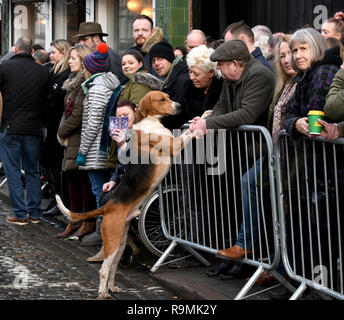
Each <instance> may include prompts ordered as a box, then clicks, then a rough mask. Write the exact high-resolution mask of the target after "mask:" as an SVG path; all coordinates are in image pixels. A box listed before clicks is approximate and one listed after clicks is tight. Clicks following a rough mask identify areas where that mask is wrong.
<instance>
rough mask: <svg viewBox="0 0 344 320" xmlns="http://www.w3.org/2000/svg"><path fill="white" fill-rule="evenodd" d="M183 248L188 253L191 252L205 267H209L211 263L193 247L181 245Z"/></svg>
mask: <svg viewBox="0 0 344 320" xmlns="http://www.w3.org/2000/svg"><path fill="white" fill-rule="evenodd" d="M183 248H184V249H185V250H186V251H188V252H189V253H190V254H192V255H193V256H194V257H195V258H196V259H197V260H199V261H200V262H201V263H202V264H204V265H205V266H206V267H210V266H211V263H210V262H209V261H208V260H206V259H205V258H204V257H203V256H202V255H201V254H199V253H198V252H197V251H196V250H195V249H193V248H190V247H187V246H183Z"/></svg>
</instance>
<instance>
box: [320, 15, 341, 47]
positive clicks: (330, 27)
mask: <svg viewBox="0 0 344 320" xmlns="http://www.w3.org/2000/svg"><path fill="white" fill-rule="evenodd" d="M343 18H344V13H343V12H341V11H339V12H336V13H335V15H334V16H333V18H330V19H327V20H326V21H325V22H324V23H323V25H322V26H321V35H322V36H323V37H324V38H325V39H328V38H335V39H338V40H339V41H341V43H342V44H344V21H343Z"/></svg>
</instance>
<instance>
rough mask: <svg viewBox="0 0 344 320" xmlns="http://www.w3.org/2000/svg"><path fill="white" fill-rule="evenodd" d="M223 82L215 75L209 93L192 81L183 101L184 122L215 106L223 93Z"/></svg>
mask: <svg viewBox="0 0 344 320" xmlns="http://www.w3.org/2000/svg"><path fill="white" fill-rule="evenodd" d="M222 83H223V80H222V79H217V78H215V77H214V78H213V81H212V83H211V85H210V88H209V90H208V92H207V94H205V93H204V89H199V88H196V87H195V86H194V85H193V83H192V82H191V83H190V85H189V87H188V89H187V90H186V92H185V96H184V98H183V103H182V107H183V111H182V112H183V113H184V117H185V118H184V123H186V122H188V121H189V120H192V119H194V118H195V117H198V116H201V115H202V114H203V113H204V112H205V111H206V110H211V109H213V108H214V106H215V105H216V103H217V102H218V101H219V98H220V95H221V90H222Z"/></svg>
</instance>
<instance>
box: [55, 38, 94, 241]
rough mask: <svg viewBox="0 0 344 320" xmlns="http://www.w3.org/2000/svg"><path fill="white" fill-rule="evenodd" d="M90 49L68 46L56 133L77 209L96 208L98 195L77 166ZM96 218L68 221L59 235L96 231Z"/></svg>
mask: <svg viewBox="0 0 344 320" xmlns="http://www.w3.org/2000/svg"><path fill="white" fill-rule="evenodd" d="M90 53H91V50H90V49H89V48H88V47H87V46H86V45H84V44H76V45H75V46H73V47H71V48H70V50H69V54H68V55H69V59H68V64H69V67H70V70H71V74H70V76H69V78H68V79H67V80H66V81H65V82H64V84H63V87H62V88H63V89H64V90H66V92H67V94H66V97H65V106H64V112H63V115H62V118H61V121H60V124H59V129H58V132H57V137H58V139H59V141H60V143H61V145H63V146H64V147H65V148H64V157H63V160H62V172H63V173H64V178H65V180H66V182H67V188H68V194H69V200H70V209H71V210H72V211H74V212H87V211H91V210H93V209H95V208H96V201H95V197H94V196H93V194H92V189H91V184H90V181H89V178H88V175H87V172H86V171H84V170H78V169H79V168H78V165H77V163H76V159H77V156H78V151H79V147H80V136H81V125H82V114H83V109H84V108H83V102H84V98H85V94H84V91H83V90H82V87H81V85H82V83H84V82H85V81H86V76H85V67H84V65H83V63H82V61H83V59H84V58H85V57H86V56H87V55H89V54H90ZM94 227H95V222H94V221H91V222H83V223H82V224H80V223H79V224H77V223H76V224H71V223H69V224H68V225H67V228H66V229H65V231H64V232H62V233H60V234H58V235H57V237H61V238H63V237H64V238H65V237H68V236H70V235H71V234H72V233H73V232H74V231H76V230H77V229H78V228H79V230H78V231H77V232H76V233H75V234H74V235H75V236H78V237H81V236H83V235H86V234H88V233H90V232H91V231H93V229H94Z"/></svg>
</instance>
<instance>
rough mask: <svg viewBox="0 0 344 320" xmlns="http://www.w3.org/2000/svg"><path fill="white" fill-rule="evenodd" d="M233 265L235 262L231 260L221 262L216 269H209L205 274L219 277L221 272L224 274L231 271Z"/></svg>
mask: <svg viewBox="0 0 344 320" xmlns="http://www.w3.org/2000/svg"><path fill="white" fill-rule="evenodd" d="M232 267H233V263H232V262H230V261H223V262H221V263H220V264H219V265H218V266H217V267H216V268H215V269H211V270H208V271H207V272H206V273H205V274H206V275H207V276H208V277H217V276H219V275H220V274H223V273H225V272H227V271H229V270H230V269H231V268H232Z"/></svg>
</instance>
